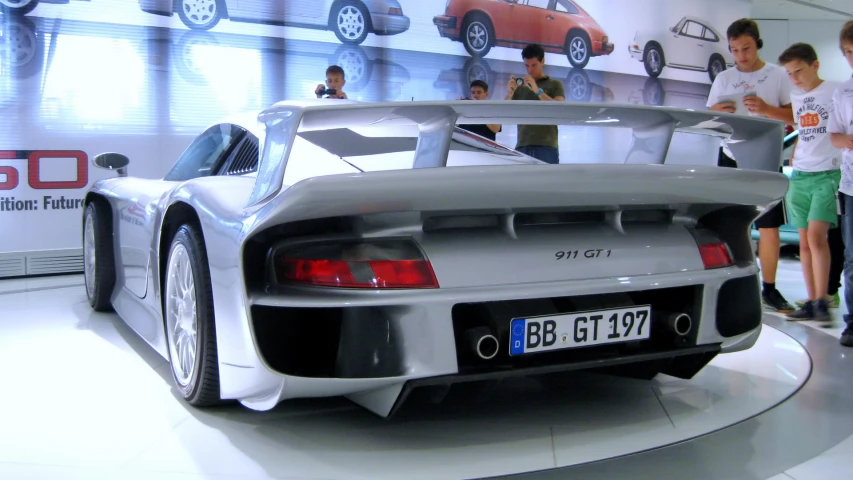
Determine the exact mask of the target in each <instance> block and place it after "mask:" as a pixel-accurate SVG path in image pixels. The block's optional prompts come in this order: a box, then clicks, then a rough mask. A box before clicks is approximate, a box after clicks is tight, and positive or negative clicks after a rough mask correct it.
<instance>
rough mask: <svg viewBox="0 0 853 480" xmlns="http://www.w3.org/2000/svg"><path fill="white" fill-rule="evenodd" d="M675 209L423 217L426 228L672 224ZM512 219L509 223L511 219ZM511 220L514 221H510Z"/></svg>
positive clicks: (428, 229) (425, 229) (427, 230)
mask: <svg viewBox="0 0 853 480" xmlns="http://www.w3.org/2000/svg"><path fill="white" fill-rule="evenodd" d="M672 218H673V212H672V211H669V210H658V209H632V210H621V211H620V210H616V211H603V210H602V211H589V210H587V211H580V212H528V213H517V214H515V215H514V216H513V215H489V214H486V215H440V216H434V217H428V218H426V219H424V221H423V230H424V232H435V231H439V230H460V229H489V228H506V227H510V226H511V227H512V228H513V229H515V228H521V227H531V226H540V225H591V224H611V225H612V224H614V223H619V224H621V225H626V224H669V223H672ZM507 222H509V224H508V223H507ZM510 224H511V225H510Z"/></svg>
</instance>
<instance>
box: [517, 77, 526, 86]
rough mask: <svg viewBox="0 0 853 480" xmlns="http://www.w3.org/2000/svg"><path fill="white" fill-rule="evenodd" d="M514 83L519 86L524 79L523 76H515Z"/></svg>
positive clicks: (522, 83)
mask: <svg viewBox="0 0 853 480" xmlns="http://www.w3.org/2000/svg"><path fill="white" fill-rule="evenodd" d="M515 85H516V86H519V87H520V86H522V85H524V79H523V78H516V79H515Z"/></svg>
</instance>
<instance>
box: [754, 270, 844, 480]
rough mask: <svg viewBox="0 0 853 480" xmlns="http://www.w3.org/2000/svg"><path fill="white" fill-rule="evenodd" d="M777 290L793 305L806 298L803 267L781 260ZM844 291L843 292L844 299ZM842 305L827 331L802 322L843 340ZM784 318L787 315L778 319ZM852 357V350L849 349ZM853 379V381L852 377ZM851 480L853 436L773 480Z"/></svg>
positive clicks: (819, 324) (814, 323)
mask: <svg viewBox="0 0 853 480" xmlns="http://www.w3.org/2000/svg"><path fill="white" fill-rule="evenodd" d="M776 287H777V288H778V289H779V290H780V291H781V292H782V295H784V296H785V298H786V299H787V300H788V301H789V302H791V303H794V302H795V301H797V300H800V299H803V298H805V297H806V296H807V295H806V289H805V285H804V284H803V274H802V270H801V269H800V263H799V262H798V261H796V260H795V259H790V258H787V259H786V258H783V259H782V260H780V264H779V270H778V272H777V274H776ZM843 292H844V291H843V289H842V291H841V293H842V295H843ZM843 303H844V302H843V298H842V305H841V306H840V308H838V309H832V310H830V311H831V312H832V317H833V322H832V325H831V326H830V327H828V328H827V325H826V324H823V323H816V322H802V323H803V324H805V325H809V326H810V327H813V328H815V329H817V330H820V331H822V332H825V333H826V334H828V335H832V336H834V337H838V338H840V337H841V332H842V331H843V330H844V323H843V322H842V320H841V316H842V315H843V314H844V313H846V312H847V308H846V307H845V306H844V305H843ZM779 316H780V317H784V315H779ZM850 353H851V354H853V348H851V349H850ZM851 378H853V377H851ZM851 408H853V406H851ZM792 479H793V480H850V479H853V436H851V437H850V438H848V439H846V440H844V441H843V442H841V443H840V444H838V445H837V446H835V447H834V448H832V449H830V450H828V451H826V452H824V453H823V454H822V455H820V456H818V457H815V458H813V459H811V460H809V461H808V462H805V463H803V464H801V465H798V466H796V467H794V468H792V469H789V470H788V471H786V472H785V473H783V474H780V475H777V476H775V477H773V478H772V479H771V480H792Z"/></svg>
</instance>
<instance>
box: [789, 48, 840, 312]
mask: <svg viewBox="0 0 853 480" xmlns="http://www.w3.org/2000/svg"><path fill="white" fill-rule="evenodd" d="M779 64H780V65H782V66H783V67H784V68H785V70H786V71H787V72H788V78H789V79H790V80H791V83H792V84H793V86H794V88H793V89H792V90H791V108H793V110H794V122H795V123H796V124H797V125H798V127H799V138H798V139H797V143H796V145H794V153H793V154H792V155H791V166H792V167H793V173H792V174H791V182H790V186H789V187H788V193H787V195H786V198H785V200H786V202H787V203H788V208H789V209H790V216H791V220H790V223H791V225H793V226H794V227H796V228H797V229H798V230H799V232H800V263H801V264H802V268H803V278H804V279H805V282H806V291H807V292H808V295H809V300H808V301H807V302H806V303H805V304H804V305H803V306H802V307H801V308H800V309H799V310H797V311H796V312H793V313H791V314H789V315H788V319H789V320H818V321H825V320H829V309H828V301H827V300H828V298H827V297H828V296H827V290H828V287H829V267H830V254H829V242H828V240H827V234H828V233H829V229H830V228H831V227H836V226H837V224H838V204H837V201H836V194H837V192H838V186H839V183H840V182H841V151H840V150H839V149H838V148H836V147H834V146H833V145H832V139H831V136H830V132H829V130H828V128H827V127H828V125H829V119H830V115H831V114H832V111H833V100H832V97H833V94H834V93H835V89H836V88H837V87H838V84H837V83H836V82H830V81H824V80H821V78H820V77H819V76H818V69H819V68H820V62H818V59H817V53H815V50H814V48H812V46H811V45H808V44H805V43H795V44H794V45H791V46H790V47H788V49H787V50H785V51H784V52H782V55H780V56H779Z"/></svg>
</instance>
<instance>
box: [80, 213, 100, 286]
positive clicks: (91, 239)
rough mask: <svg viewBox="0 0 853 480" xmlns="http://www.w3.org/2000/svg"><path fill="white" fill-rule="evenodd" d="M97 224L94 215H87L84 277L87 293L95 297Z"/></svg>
mask: <svg viewBox="0 0 853 480" xmlns="http://www.w3.org/2000/svg"><path fill="white" fill-rule="evenodd" d="M95 262H96V260H95V222H94V220H93V219H92V215H91V214H88V215H86V225H85V227H84V235H83V277H84V278H85V280H86V292H87V293H88V294H89V297H90V298H91V297H93V296H95V267H96V266H97V265H96V263H95Z"/></svg>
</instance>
